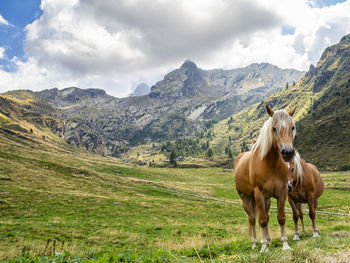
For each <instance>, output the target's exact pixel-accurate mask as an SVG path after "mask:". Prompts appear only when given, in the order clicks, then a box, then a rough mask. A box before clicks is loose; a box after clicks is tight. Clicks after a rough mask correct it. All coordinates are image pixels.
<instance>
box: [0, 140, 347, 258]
mask: <svg viewBox="0 0 350 263" xmlns="http://www.w3.org/2000/svg"><path fill="white" fill-rule="evenodd" d="M29 136H31V135H29V134H28V135H27V137H28V138H30V137H29ZM0 137H1V140H0V149H1V150H0V163H1V166H0V184H1V187H0V260H4V261H9V262H66V261H74V262H80V261H84V262H90V261H97V262H113V261H120V262H169V261H171V262H199V261H201V260H202V261H208V262H227V261H237V262H286V261H296V262H305V261H306V260H307V259H308V260H309V262H318V261H320V260H323V259H324V258H327V257H329V258H330V257H333V259H337V260H338V259H339V260H341V259H342V258H343V257H345V256H346V255H349V250H348V247H349V245H350V228H349V227H348V225H349V223H350V217H345V216H335V215H323V214H322V215H321V214H319V215H318V219H317V223H318V227H319V229H320V233H321V238H320V239H313V238H312V236H311V225H310V220H309V219H308V217H307V213H306V215H305V217H306V219H305V223H306V228H307V230H308V232H307V233H306V234H303V235H302V241H301V242H299V243H295V242H293V241H291V239H292V236H293V223H292V217H291V213H290V211H287V233H288V237H289V240H290V245H291V247H292V248H293V251H287V252H282V251H281V243H280V241H279V225H278V223H277V220H276V215H277V214H276V211H275V210H273V209H272V210H271V213H270V214H271V221H270V229H271V230H270V232H271V236H272V238H273V242H272V245H271V247H270V252H269V253H267V254H260V253H258V250H253V251H252V250H251V249H250V246H251V244H250V241H249V238H248V230H247V228H248V226H247V217H246V215H245V213H244V212H243V209H242V207H241V204H240V200H239V198H238V195H237V193H236V191H235V187H234V180H233V172H227V170H223V169H220V168H201V169H173V168H148V167H133V166H127V165H125V164H123V163H120V162H119V161H118V160H117V159H113V158H109V157H101V156H98V155H93V154H91V153H87V152H85V151H81V150H78V149H74V148H72V147H69V146H67V145H64V144H54V143H52V142H50V141H42V140H39V139H37V138H32V141H30V140H24V139H23V138H22V139H18V138H17V137H16V136H13V135H8V134H5V133H4V134H3V133H1V134H0ZM349 175H350V173H349V172H342V173H327V174H323V178H324V181H325V184H326V190H325V192H324V194H323V196H322V197H321V198H320V200H319V210H324V211H333V212H343V213H349V211H350V204H349V202H348V199H349V197H350V193H349V190H348V188H347V186H348V177H349ZM196 195H201V196H205V197H211V198H219V199H223V200H226V201H229V202H218V201H214V200H212V199H203V198H201V197H198V196H196ZM231 201H233V202H231ZM273 205H276V202H275V201H274V202H273ZM258 233H260V232H259V231H258ZM54 240H55V241H54ZM54 243H55V245H54ZM336 253H338V254H336Z"/></svg>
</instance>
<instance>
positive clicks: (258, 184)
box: [234, 105, 296, 252]
mask: <svg viewBox="0 0 350 263" xmlns="http://www.w3.org/2000/svg"><path fill="white" fill-rule="evenodd" d="M266 111H267V113H268V115H269V116H270V117H269V119H268V120H267V121H266V122H265V123H264V125H263V127H262V128H261V130H260V134H259V136H258V139H257V141H256V143H255V144H254V145H253V147H252V150H251V151H250V152H244V153H241V154H240V155H238V156H237V157H236V159H235V161H234V171H235V174H234V176H235V182H236V190H237V192H238V194H239V196H240V198H241V199H242V204H243V208H244V210H245V212H246V213H247V215H248V221H249V232H250V235H251V238H252V243H253V245H252V248H253V249H254V248H255V247H256V246H257V239H256V231H255V211H256V209H257V210H258V212H259V225H260V227H261V229H262V237H261V243H262V246H261V252H267V251H268V245H269V244H270V243H271V239H270V236H269V230H268V222H269V209H270V204H271V197H274V198H276V199H277V206H278V216H277V218H278V223H279V225H280V228H281V241H282V243H283V250H286V249H290V247H289V245H288V238H287V236H286V231H285V226H284V225H285V222H286V216H285V212H284V205H285V201H286V198H287V194H288V189H287V188H288V187H287V185H288V179H289V177H290V175H289V170H288V165H287V162H289V161H291V160H292V158H293V156H294V153H295V152H294V148H293V139H294V137H295V134H296V129H295V124H294V121H293V118H292V116H293V114H294V112H295V109H294V110H291V111H289V112H287V111H285V110H278V111H275V112H274V111H273V110H272V109H270V107H269V106H268V105H266Z"/></svg>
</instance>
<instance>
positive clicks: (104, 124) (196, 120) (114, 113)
mask: <svg viewBox="0 0 350 263" xmlns="http://www.w3.org/2000/svg"><path fill="white" fill-rule="evenodd" d="M303 74H304V72H300V71H297V70H293V69H280V68H278V67H276V66H274V65H271V64H267V63H261V64H252V65H249V66H247V67H245V68H238V69H232V70H222V69H214V70H203V69H200V68H198V67H197V65H196V64H195V63H194V62H192V61H190V60H186V61H185V62H184V63H183V64H182V65H181V67H180V68H178V69H175V70H174V71H172V72H170V73H168V74H167V75H166V76H165V77H164V79H163V80H161V81H159V82H157V83H156V84H155V85H154V86H152V87H151V91H150V93H149V94H147V95H143V96H130V97H126V98H115V97H112V96H109V95H107V94H106V93H105V91H103V90H99V89H80V88H77V87H70V88H66V89H63V90H59V89H57V88H55V89H48V90H43V91H40V92H31V91H26V92H28V93H30V94H31V95H30V96H32V97H35V98H36V99H38V100H39V101H41V103H47V104H48V105H49V106H50V107H51V112H50V114H49V115H50V116H51V117H52V118H55V119H57V120H59V121H61V122H62V136H63V137H64V139H65V140H66V141H67V142H68V143H69V144H71V145H74V146H79V147H82V148H85V149H87V150H90V151H94V152H97V153H100V154H104V155H112V156H118V155H119V154H120V153H121V152H124V151H126V150H127V149H129V148H130V147H132V146H135V145H140V144H145V143H149V142H161V141H164V140H170V139H174V138H181V137H184V136H193V135H194V134H195V133H196V131H199V130H201V129H203V128H204V127H208V126H210V125H212V124H213V123H215V122H217V121H220V120H222V119H224V118H226V117H228V116H230V115H232V114H234V113H236V112H238V111H240V110H241V109H243V108H244V107H246V106H248V105H251V104H253V103H255V102H257V101H260V100H262V99H263V98H265V97H266V96H267V95H269V94H272V93H275V92H276V91H279V90H281V89H283V88H284V87H285V86H286V83H290V84H292V83H293V81H296V80H298V79H299V78H300V77H301V76H302V75H303ZM17 93H18V92H17ZM4 95H5V96H6V95H12V96H16V91H12V92H8V93H5V94H4ZM28 96H29V95H28ZM4 112H6V111H4Z"/></svg>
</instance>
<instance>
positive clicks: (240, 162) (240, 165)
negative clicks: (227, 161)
mask: <svg viewBox="0 0 350 263" xmlns="http://www.w3.org/2000/svg"><path fill="white" fill-rule="evenodd" d="M250 155H251V152H244V153H241V154H240V155H238V156H237V157H236V158H235V161H234V168H235V182H236V189H237V191H238V193H239V194H240V195H242V194H244V195H252V193H253V188H252V186H251V184H250V180H249V158H250Z"/></svg>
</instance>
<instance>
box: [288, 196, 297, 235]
mask: <svg viewBox="0 0 350 263" xmlns="http://www.w3.org/2000/svg"><path fill="white" fill-rule="evenodd" d="M288 201H289V204H290V207H291V208H292V211H293V221H294V230H295V233H294V237H293V240H294V241H299V240H300V236H299V231H298V209H297V206H298V203H295V202H294V200H293V199H292V198H291V197H288Z"/></svg>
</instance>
